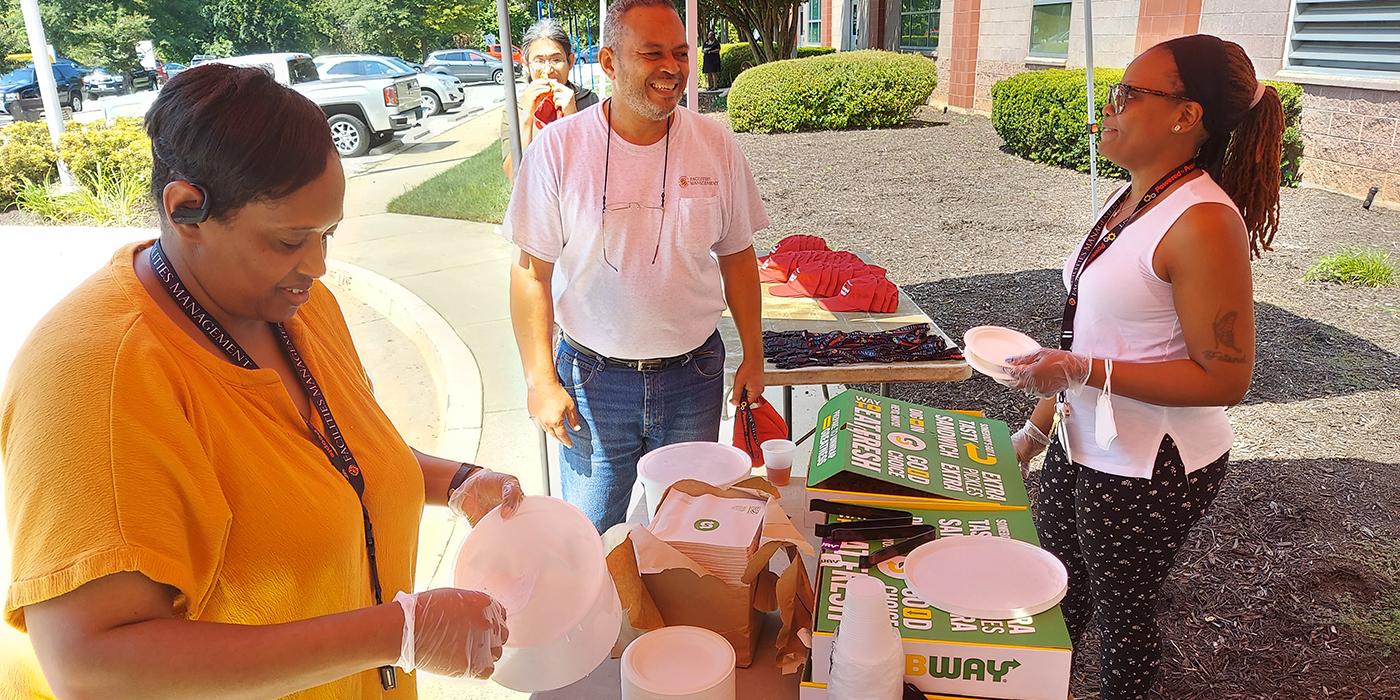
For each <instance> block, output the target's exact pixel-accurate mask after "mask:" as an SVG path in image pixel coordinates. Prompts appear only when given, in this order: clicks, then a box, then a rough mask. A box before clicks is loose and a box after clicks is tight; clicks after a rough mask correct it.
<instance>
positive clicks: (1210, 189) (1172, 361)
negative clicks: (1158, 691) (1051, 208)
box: [1010, 35, 1284, 700]
mask: <svg viewBox="0 0 1400 700" xmlns="http://www.w3.org/2000/svg"><path fill="white" fill-rule="evenodd" d="M1283 125H1284V117H1283V105H1282V103H1281V102H1280V101H1279V97H1278V94H1277V93H1276V92H1275V91H1274V90H1273V88H1271V87H1268V86H1265V85H1264V84H1263V83H1261V82H1260V81H1259V80H1257V79H1256V77H1255V72H1254V65H1253V63H1251V62H1250V60H1249V57H1248V56H1246V55H1245V52H1244V50H1243V49H1241V48H1240V47H1239V46H1238V45H1237V44H1234V43H1230V42H1226V41H1221V40H1220V39H1218V38H1216V37H1213V36H1206V35H1196V36H1188V37H1183V38H1180V39H1175V40H1172V41H1168V42H1165V43H1163V44H1159V45H1158V46H1156V47H1153V48H1152V49H1149V50H1148V51H1147V52H1145V53H1143V54H1142V55H1141V56H1139V57H1138V58H1137V59H1136V60H1134V61H1133V63H1132V65H1130V66H1129V67H1128V69H1127V72H1126V73H1125V74H1124V76H1123V82H1122V83H1120V84H1118V85H1115V86H1113V88H1112V90H1110V93H1109V101H1108V104H1107V105H1105V107H1104V110H1103V123H1102V127H1103V129H1102V139H1103V140H1102V152H1103V155H1104V157H1105V158H1108V159H1109V160H1111V161H1113V162H1114V163H1117V164H1118V165H1120V166H1122V167H1123V168H1124V169H1126V170H1127V171H1128V172H1129V173H1130V174H1131V176H1132V182H1131V185H1130V186H1129V187H1127V188H1125V189H1124V190H1122V191H1120V192H1119V193H1117V194H1115V195H1114V197H1113V199H1112V200H1111V201H1110V203H1109V204H1108V206H1106V207H1105V209H1104V212H1103V213H1102V216H1101V218H1100V219H1099V221H1098V223H1097V225H1096V226H1095V227H1094V229H1093V230H1092V231H1090V232H1089V234H1088V236H1086V238H1085V239H1084V240H1083V241H1081V243H1080V245H1078V246H1076V248H1075V250H1074V251H1073V252H1072V253H1071V256H1070V259H1069V260H1068V262H1067V264H1066V271H1065V281H1066V287H1067V288H1068V291H1069V294H1068V297H1067V301H1066V304H1065V313H1064V318H1063V321H1064V323H1063V326H1062V329H1063V333H1062V336H1061V349H1046V350H1040V351H1037V352H1035V353H1032V354H1030V355H1026V356H1023V357H1019V358H1013V360H1012V364H1013V365H1014V367H1013V368H1012V370H1011V372H1010V374H1011V376H1012V379H1011V382H1010V384H1011V385H1013V386H1015V387H1016V388H1020V389H1023V390H1025V391H1026V392H1027V393H1030V394H1033V395H1035V396H1038V397H1041V399H1042V400H1041V401H1040V403H1039V404H1038V405H1037V406H1036V408H1035V410H1034V412H1033V413H1032V415H1031V418H1030V420H1029V421H1027V422H1026V425H1025V427H1024V428H1022V429H1021V430H1020V431H1019V432H1018V433H1017V434H1016V436H1015V440H1014V442H1015V445H1016V452H1017V456H1018V458H1019V459H1020V460H1021V463H1022V465H1023V468H1025V466H1026V465H1027V464H1028V462H1029V460H1030V459H1031V458H1032V457H1034V456H1035V455H1036V454H1038V453H1039V452H1040V451H1042V450H1046V448H1047V446H1048V452H1047V454H1046V458H1045V466H1044V469H1043V470H1042V473H1041V477H1040V499H1039V503H1038V504H1037V507H1036V527H1037V530H1038V531H1039V534H1040V539H1041V543H1042V544H1043V545H1044V546H1045V548H1046V549H1048V550H1050V551H1051V552H1053V553H1054V554H1055V555H1056V556H1058V557H1059V558H1060V559H1061V560H1062V561H1064V563H1065V565H1066V567H1067V568H1068V569H1069V572H1070V587H1069V594H1068V596H1067V597H1066V598H1065V600H1064V602H1063V603H1062V609H1063V611H1064V614H1065V618H1066V620H1067V622H1068V623H1069V627H1070V633H1071V635H1072V637H1074V638H1075V639H1076V640H1078V639H1079V638H1080V636H1081V635H1082V634H1083V632H1084V631H1086V630H1087V629H1088V628H1089V626H1090V625H1091V624H1097V625H1098V626H1099V627H1100V628H1101V631H1102V635H1101V640H1102V641H1101V642H1100V644H1101V648H1100V651H1101V655H1102V658H1101V674H1100V682H1101V686H1102V689H1101V695H1100V697H1102V698H1104V700H1122V699H1125V698H1143V697H1147V694H1148V692H1149V691H1150V689H1151V686H1152V680H1153V676H1154V674H1155V671H1156V668H1157V664H1158V659H1159V656H1160V642H1159V639H1158V632H1157V624H1156V621H1155V619H1154V616H1155V609H1156V606H1157V597H1158V593H1159V591H1160V589H1161V586H1162V583H1163V581H1164V580H1165V579H1166V576H1167V574H1168V572H1169V570H1170V568H1171V564H1172V560H1173V557H1174V555H1175V554H1176V551H1177V550H1178V549H1179V548H1180V547H1181V545H1182V544H1183V543H1184V542H1185V540H1186V536H1187V534H1188V533H1189V532H1190V530H1191V528H1192V526H1193V525H1194V524H1195V523H1196V521H1197V520H1199V519H1200V517H1201V516H1202V515H1203V514H1204V513H1205V511H1206V509H1207V508H1208V507H1209V505H1210V503H1211V501H1212V500H1213V499H1214V497H1215V494H1216V492H1217V491H1218V489H1219V487H1220V483H1221V481H1222V479H1223V478H1224V476H1225V472H1226V466H1227V464H1228V460H1229V447H1230V442H1231V438H1230V435H1231V433H1230V428H1229V421H1228V419H1226V418H1225V414H1224V407H1225V406H1230V405H1234V404H1236V403H1239V402H1240V401H1241V400H1242V399H1243V398H1244V395H1245V392H1246V391H1247V390H1248V388H1249V383H1250V379H1251V375H1252V372H1253V366H1254V303H1253V288H1252V284H1251V279H1250V260H1251V259H1252V258H1253V257H1257V256H1258V255H1260V254H1261V253H1262V251H1265V250H1269V247H1270V242H1271V241H1272V239H1273V236H1274V233H1275V231H1276V230H1277V229H1278V199H1279V198H1278V188H1279V158H1280V149H1281V140H1282V134H1283ZM1081 283H1082V284H1081ZM1057 399H1058V400H1057ZM1057 406H1065V407H1067V408H1065V409H1059V410H1057ZM1056 416H1062V417H1063V419H1062V420H1061V421H1060V422H1059V423H1058V424H1054V425H1053V427H1052V424H1053V423H1054V420H1055V418H1056ZM1051 434H1054V438H1053V439H1052V438H1051V437H1048V436H1049V435H1051Z"/></svg>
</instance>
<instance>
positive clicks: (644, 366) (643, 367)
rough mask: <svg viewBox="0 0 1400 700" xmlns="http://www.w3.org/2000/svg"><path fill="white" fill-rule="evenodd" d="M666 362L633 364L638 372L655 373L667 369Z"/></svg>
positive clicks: (639, 362) (655, 361) (647, 361)
mask: <svg viewBox="0 0 1400 700" xmlns="http://www.w3.org/2000/svg"><path fill="white" fill-rule="evenodd" d="M665 363H666V361H665V360H634V361H633V362H632V363H631V364H632V366H633V367H635V368H636V370H637V371H638V372H655V371H657V370H661V369H665Z"/></svg>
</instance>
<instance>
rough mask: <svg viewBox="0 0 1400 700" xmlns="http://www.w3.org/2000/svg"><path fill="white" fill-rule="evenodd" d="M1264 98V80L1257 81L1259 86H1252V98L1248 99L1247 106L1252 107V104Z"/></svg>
mask: <svg viewBox="0 0 1400 700" xmlns="http://www.w3.org/2000/svg"><path fill="white" fill-rule="evenodd" d="M1262 99H1264V81H1262V80H1261V81H1259V86H1258V87H1256V88H1254V99H1252V100H1250V101H1249V108H1250V109H1254V105H1257V104H1259V100H1262Z"/></svg>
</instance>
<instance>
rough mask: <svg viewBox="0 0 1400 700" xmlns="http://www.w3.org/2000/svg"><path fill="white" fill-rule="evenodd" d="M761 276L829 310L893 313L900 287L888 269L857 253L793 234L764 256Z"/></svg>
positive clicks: (783, 293)
mask: <svg viewBox="0 0 1400 700" xmlns="http://www.w3.org/2000/svg"><path fill="white" fill-rule="evenodd" d="M758 274H759V279H760V280H761V281H764V282H782V284H778V285H775V286H773V287H772V288H770V289H769V290H768V291H769V293H770V294H772V295H773V296H779V297H811V298H813V299H816V300H817V303H818V304H819V305H821V307H822V308H824V309H827V310H828V311H870V312H875V313H893V312H894V311H895V309H897V308H899V288H898V287H896V286H895V285H894V283H893V282H891V281H889V280H888V279H887V278H886V277H885V268H883V267H879V266H877V265H869V264H867V263H865V262H864V261H862V260H861V259H860V257H859V256H857V255H856V254H855V253H851V252H847V251H844V250H831V249H830V248H829V247H828V246H827V244H826V241H825V240H824V239H822V238H821V237H820V236H807V235H801V234H798V235H793V236H788V237H787V238H784V239H783V240H781V241H779V242H778V246H777V248H775V249H774V250H773V253H772V254H770V255H766V256H764V257H762V258H759V265H758Z"/></svg>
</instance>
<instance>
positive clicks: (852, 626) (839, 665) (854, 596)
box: [826, 574, 904, 700]
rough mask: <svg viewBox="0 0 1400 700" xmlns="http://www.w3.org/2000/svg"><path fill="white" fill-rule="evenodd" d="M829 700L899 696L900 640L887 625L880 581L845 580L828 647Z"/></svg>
mask: <svg viewBox="0 0 1400 700" xmlns="http://www.w3.org/2000/svg"><path fill="white" fill-rule="evenodd" d="M826 693H827V697H828V698H831V700H900V698H902V697H903V696H904V643H903V642H902V641H900V638H899V632H898V631H896V630H895V628H894V627H893V626H891V625H890V612H889V608H887V607H886V606H885V584H884V583H882V582H881V581H880V580H879V579H876V578H874V577H872V576H867V575H864V574H857V575H855V576H852V577H851V579H850V580H849V581H847V582H846V601H845V607H844V608H843V609H842V611H841V624H840V626H839V627H837V629H836V646H835V648H834V649H833V650H832V652H831V680H830V681H829V682H828V683H827V686H826Z"/></svg>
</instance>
